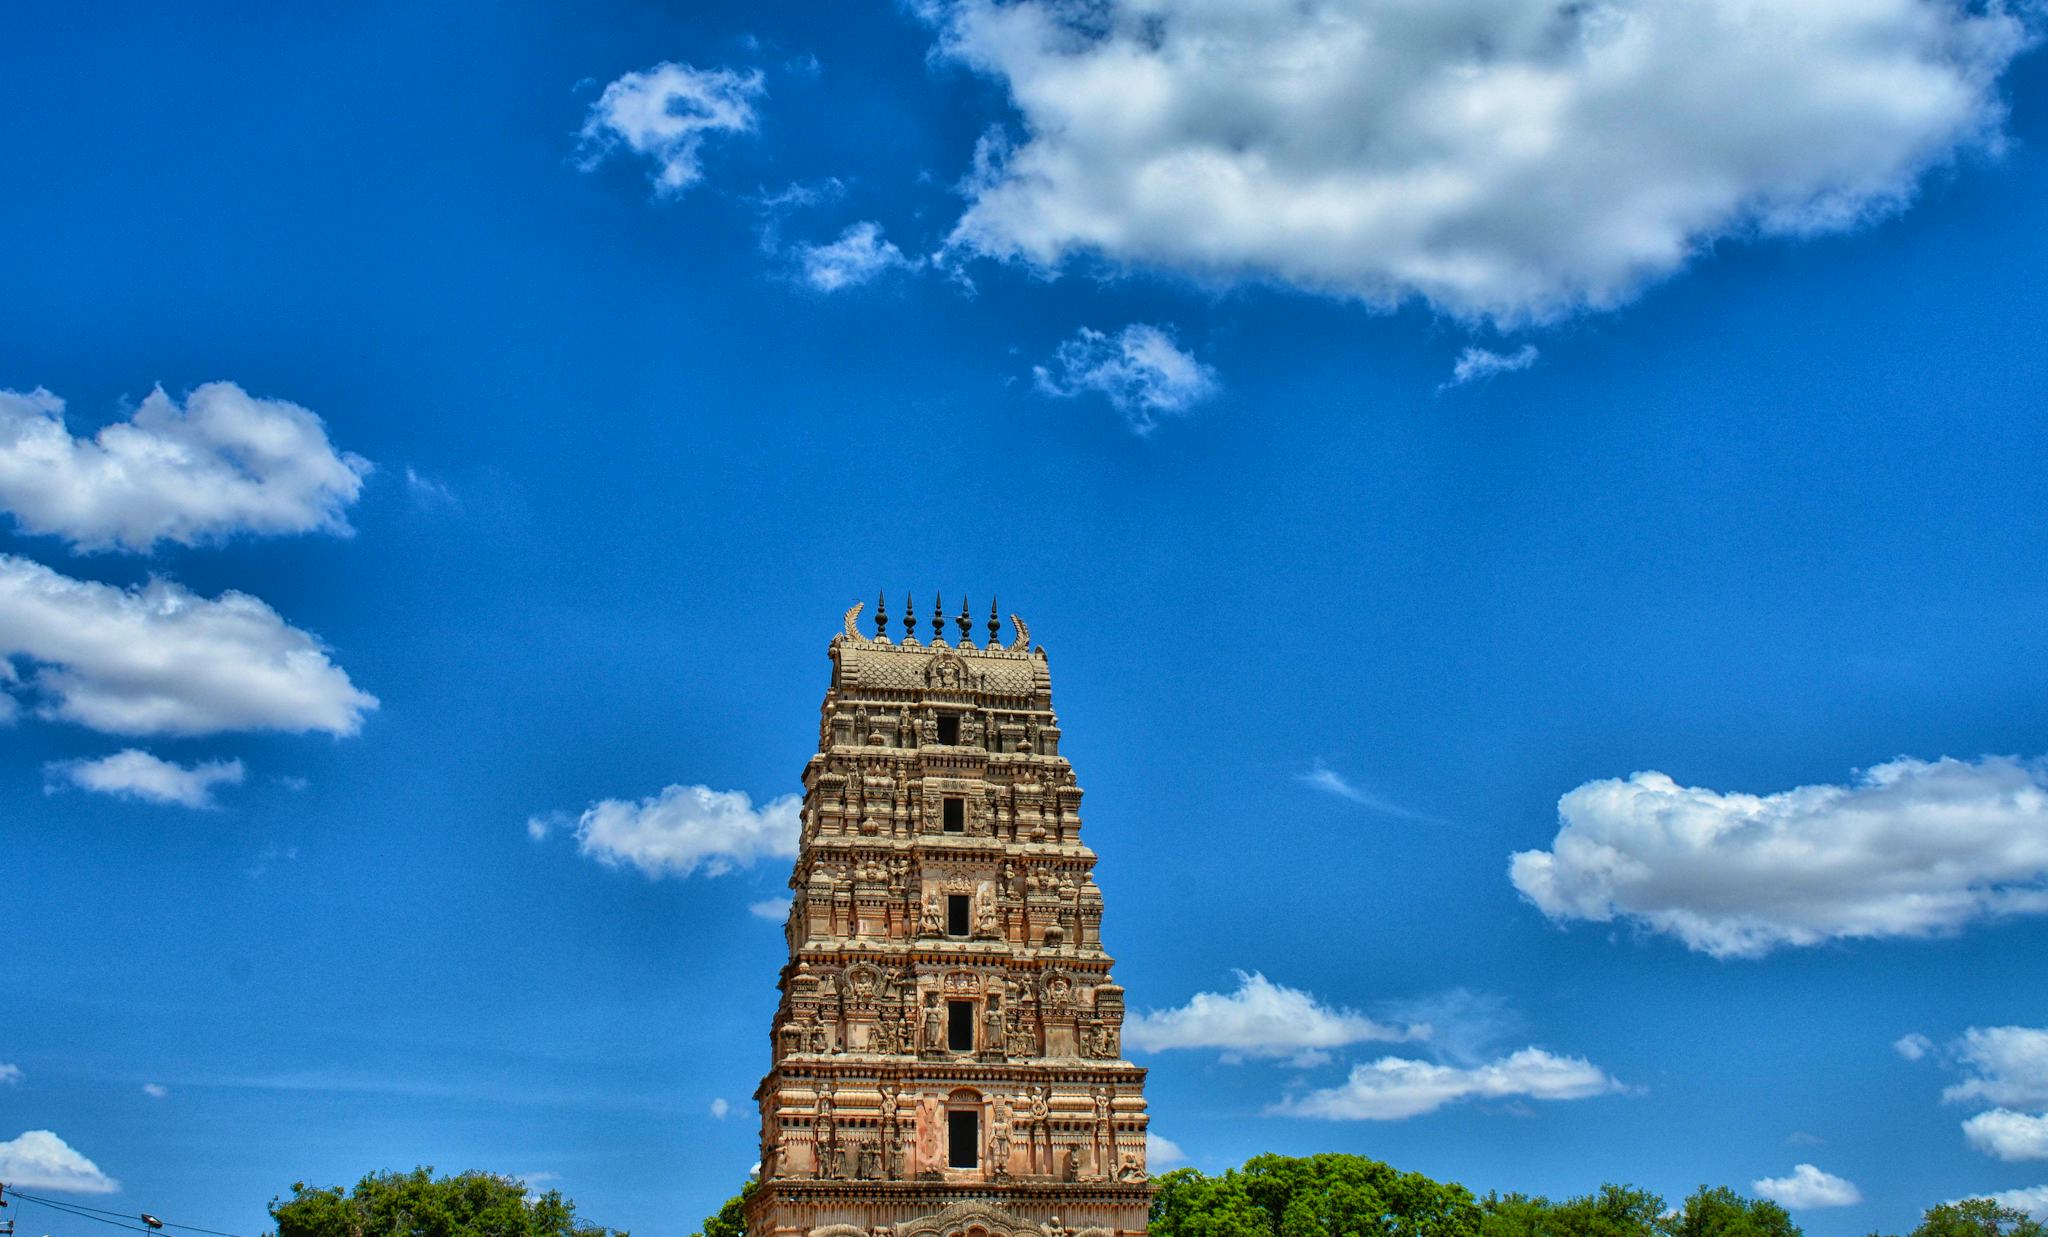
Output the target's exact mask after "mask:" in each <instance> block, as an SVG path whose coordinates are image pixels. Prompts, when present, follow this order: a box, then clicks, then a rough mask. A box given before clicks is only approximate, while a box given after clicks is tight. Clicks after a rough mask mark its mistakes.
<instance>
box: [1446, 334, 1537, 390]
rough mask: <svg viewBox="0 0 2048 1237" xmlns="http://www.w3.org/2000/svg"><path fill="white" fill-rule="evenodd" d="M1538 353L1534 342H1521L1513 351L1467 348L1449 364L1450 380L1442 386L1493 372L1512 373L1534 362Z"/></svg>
mask: <svg viewBox="0 0 2048 1237" xmlns="http://www.w3.org/2000/svg"><path fill="white" fill-rule="evenodd" d="M1539 355H1540V354H1539V353H1538V352H1537V351H1536V345H1535V344H1523V345H1522V346H1521V347H1519V348H1517V349H1515V350H1514V351H1513V352H1493V351H1490V350H1488V349H1485V348H1467V349H1465V350H1464V351H1463V352H1460V353H1459V354H1458V360H1457V363H1456V364H1454V365H1452V366H1451V380H1450V381H1449V382H1446V383H1444V387H1445V388H1448V387H1462V386H1464V385H1465V384H1466V383H1468V382H1474V381H1477V380H1478V379H1481V378H1491V377H1493V376H1494V375H1495V374H1512V373H1515V372H1517V371H1518V370H1524V369H1527V368H1529V367H1530V366H1531V365H1534V364H1535V363H1536V358H1537V356H1539ZM1439 389H1442V388H1439Z"/></svg>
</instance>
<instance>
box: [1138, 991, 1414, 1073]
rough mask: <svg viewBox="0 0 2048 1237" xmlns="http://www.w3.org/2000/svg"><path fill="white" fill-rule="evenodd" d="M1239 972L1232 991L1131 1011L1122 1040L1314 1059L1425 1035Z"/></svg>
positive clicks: (1152, 1047)
mask: <svg viewBox="0 0 2048 1237" xmlns="http://www.w3.org/2000/svg"><path fill="white" fill-rule="evenodd" d="M1236 975H1237V991H1235V992H1227V993H1226V992H1197V993H1196V994H1195V995H1194V997H1193V998H1192V999H1190V1000H1189V1001H1188V1003H1187V1004H1186V1005H1183V1006H1181V1007H1180V1008H1178V1009H1161V1010H1153V1011H1150V1012H1147V1013H1140V1014H1136V1015H1133V1016H1132V1017H1131V1018H1130V1019H1129V1020H1127V1021H1126V1022H1125V1023H1124V1038H1125V1039H1127V1040H1129V1041H1130V1042H1131V1043H1132V1044H1133V1045H1135V1046H1137V1047H1139V1048H1142V1049H1145V1050H1146V1051H1148V1052H1163V1051H1166V1050H1167V1049H1170V1048H1220V1049H1222V1050H1223V1051H1224V1052H1225V1053H1226V1054H1228V1056H1230V1057H1237V1058H1243V1057H1266V1058H1285V1059H1289V1060H1293V1061H1295V1062H1297V1063H1300V1064H1315V1063H1318V1062H1321V1061H1326V1060H1328V1059H1329V1053H1330V1050H1331V1049H1333V1048H1342V1047H1344V1046H1346V1045H1348V1044H1357V1043H1363V1042H1365V1041H1368V1040H1382V1041H1388V1040H1405V1039H1415V1038H1419V1037H1420V1036H1423V1035H1426V1034H1428V1029H1427V1028H1426V1027H1425V1028H1411V1027H1397V1026H1391V1025H1389V1024H1387V1023H1384V1022H1379V1021H1377V1020H1375V1019H1372V1018H1368V1017H1366V1016H1365V1015H1364V1014H1361V1013H1358V1012H1356V1011H1354V1010H1349V1009H1340V1008H1336V1007H1333V1006H1329V1005H1325V1004H1323V1003H1322V1002H1321V1001H1318V1000H1317V999H1316V998H1315V997H1313V996H1311V995H1310V994H1308V993H1306V992H1303V991H1301V990H1300V989H1298V988H1289V987H1286V986H1284V985H1281V984H1276V983H1274V982H1273V981H1272V980H1270V979H1267V978H1266V977H1265V976H1264V975H1261V974H1258V973H1257V972H1253V973H1251V974H1246V973H1245V972H1243V971H1238V972H1236Z"/></svg>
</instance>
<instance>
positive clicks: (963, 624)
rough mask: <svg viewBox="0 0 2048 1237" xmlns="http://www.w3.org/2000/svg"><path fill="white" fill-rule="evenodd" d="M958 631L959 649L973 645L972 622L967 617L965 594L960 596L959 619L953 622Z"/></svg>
mask: <svg viewBox="0 0 2048 1237" xmlns="http://www.w3.org/2000/svg"><path fill="white" fill-rule="evenodd" d="M953 625H954V626H955V627H958V628H959V629H960V647H961V648H963V649H964V648H967V647H969V646H970V645H972V644H973V643H974V620H973V619H971V618H968V617H967V594H965V593H962V594H960V617H959V618H956V619H954V620H953Z"/></svg>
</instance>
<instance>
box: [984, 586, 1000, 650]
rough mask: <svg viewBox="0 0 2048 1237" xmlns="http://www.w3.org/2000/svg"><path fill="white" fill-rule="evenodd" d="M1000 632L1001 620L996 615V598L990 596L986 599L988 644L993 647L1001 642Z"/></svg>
mask: <svg viewBox="0 0 2048 1237" xmlns="http://www.w3.org/2000/svg"><path fill="white" fill-rule="evenodd" d="M1002 634H1003V624H1002V620H1000V619H998V618H997V617H996V599H995V598H993V597H991V598H989V599H988V646H989V647H990V648H994V647H996V645H997V644H999V643H1001V639H1002Z"/></svg>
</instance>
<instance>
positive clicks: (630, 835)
mask: <svg viewBox="0 0 2048 1237" xmlns="http://www.w3.org/2000/svg"><path fill="white" fill-rule="evenodd" d="M799 805H800V800H799V799H798V797H797V796H795V795H783V796H782V797H781V798H778V799H771V800H769V801H768V802H766V803H764V804H762V805H761V806H760V807H758V808H757V807H755V806H754V802H753V800H752V799H749V798H748V797H747V796H746V794H745V793H744V792H741V791H737V790H713V789H711V788H710V787H709V786H668V787H665V788H663V790H662V792H661V793H660V794H658V795H654V796H652V797H651V798H646V799H640V800H637V801H635V800H627V799H602V800H599V801H598V802H596V803H593V804H591V805H590V806H589V807H587V808H585V809H584V810H583V812H582V814H581V815H579V816H577V817H576V818H575V820H574V822H573V826H574V828H575V831H576V849H577V850H578V851H580V852H582V853H583V854H585V855H587V856H589V857H590V858H592V859H595V860H597V861H598V862H599V863H602V864H604V865H605V866H607V867H620V866H630V867H634V868H638V869H639V870H640V871H641V872H643V873H645V874H646V875H647V876H649V877H660V876H677V877H682V876H689V875H690V874H691V873H693V872H696V871H698V870H699V869H702V871H703V872H704V874H705V875H706V876H722V875H724V874H725V873H727V872H730V871H732V870H733V869H735V868H745V867H751V866H753V864H754V863H755V862H756V861H758V860H761V859H770V858H774V859H788V858H793V857H794V856H795V855H796V839H797V833H798V831H799V828H800V825H801V818H800V815H799ZM570 823H571V822H570V821H569V820H568V819H567V818H566V817H564V816H554V817H546V816H537V817H534V818H533V819H531V820H529V821H527V822H526V830H527V833H528V835H529V836H531V837H533V838H534V839H535V840H540V839H542V838H545V837H546V836H547V835H548V834H549V833H550V832H552V831H553V829H554V828H555V827H556V826H557V825H568V824H570Z"/></svg>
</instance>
